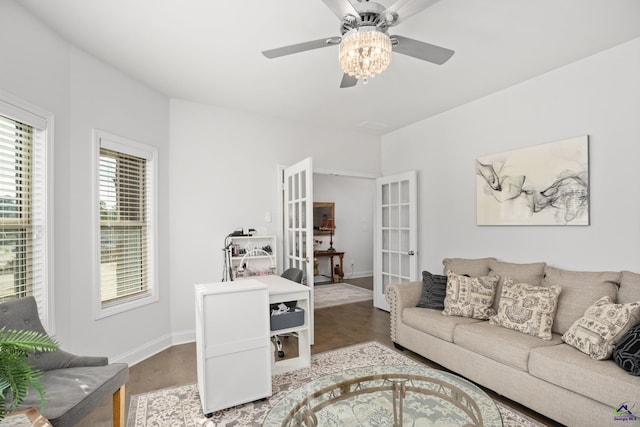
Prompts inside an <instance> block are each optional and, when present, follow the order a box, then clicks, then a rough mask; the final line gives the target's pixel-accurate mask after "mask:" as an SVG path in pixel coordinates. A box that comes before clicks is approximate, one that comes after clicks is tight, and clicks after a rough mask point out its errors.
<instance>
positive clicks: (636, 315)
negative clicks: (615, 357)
mask: <svg viewBox="0 0 640 427" xmlns="http://www.w3.org/2000/svg"><path fill="white" fill-rule="evenodd" d="M639 320H640V303H639V302H633V303H631V302H630V303H626V304H615V303H613V301H612V300H611V297H602V298H600V299H599V300H598V301H596V302H595V303H593V305H591V307H589V308H587V310H586V311H585V312H584V316H582V317H581V318H579V319H578V320H576V321H575V322H574V323H573V325H571V327H570V328H569V330H568V331H567V332H565V333H564V335H562V341H564V342H566V343H567V344H569V345H570V346H573V347H575V348H577V349H578V350H580V351H581V352H583V353H585V354H588V355H589V356H590V357H591V358H592V359H596V360H604V359H608V358H609V357H611V353H613V346H614V344H615V343H617V342H618V340H619V339H620V338H622V336H623V335H624V334H625V333H626V332H627V331H628V330H629V329H631V328H632V327H633V326H634V325H635V324H636V323H638V321H639Z"/></svg>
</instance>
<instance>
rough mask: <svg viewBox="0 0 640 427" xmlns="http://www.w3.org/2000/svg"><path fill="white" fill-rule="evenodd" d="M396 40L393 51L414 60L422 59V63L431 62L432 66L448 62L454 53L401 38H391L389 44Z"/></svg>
mask: <svg viewBox="0 0 640 427" xmlns="http://www.w3.org/2000/svg"><path fill="white" fill-rule="evenodd" d="M395 40H397V44H395V45H394V46H393V51H394V52H397V53H401V54H403V55H407V56H413V57H414V58H418V59H422V60H423V61H428V62H433V63H434V64H438V65H442V64H444V63H445V62H447V61H448V60H449V58H451V57H452V56H453V54H454V53H455V52H454V51H453V50H451V49H447V48H444V47H440V46H436V45H434V44H429V43H425V42H421V41H418V40H414V39H410V38H407V37H402V36H391V42H392V43H393V42H394V41H395Z"/></svg>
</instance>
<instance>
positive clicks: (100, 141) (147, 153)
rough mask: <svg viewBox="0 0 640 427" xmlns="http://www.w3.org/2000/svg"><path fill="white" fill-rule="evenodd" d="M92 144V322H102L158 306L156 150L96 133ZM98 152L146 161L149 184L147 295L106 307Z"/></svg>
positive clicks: (106, 133) (138, 143)
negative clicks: (103, 151) (102, 149)
mask: <svg viewBox="0 0 640 427" xmlns="http://www.w3.org/2000/svg"><path fill="white" fill-rule="evenodd" d="M92 140H93V151H94V153H93V169H94V173H93V175H94V185H93V192H94V196H93V198H92V200H93V219H94V226H93V230H94V234H93V235H94V245H93V247H94V260H95V263H94V265H95V267H94V280H93V282H94V284H95V285H94V297H93V300H94V318H95V319H96V320H97V319H102V318H105V317H108V316H112V315H114V314H118V313H123V312H125V311H129V310H133V309H136V308H139V307H143V306H146V305H148V304H152V303H155V302H157V301H158V300H159V299H160V296H159V284H158V271H157V268H158V262H157V259H158V250H157V237H158V232H157V217H158V209H157V207H158V205H157V194H158V167H157V165H158V149H157V148H155V147H153V146H151V145H147V144H144V143H141V142H138V141H134V140H131V139H129V138H124V137H121V136H118V135H114V134H111V133H109V132H105V131H102V130H99V129H93V130H92ZM100 148H105V149H108V150H112V151H117V152H120V153H124V154H128V155H132V156H136V157H141V158H144V159H146V160H147V164H146V167H147V168H150V171H149V172H148V174H147V176H148V177H149V181H151V182H147V186H151V188H150V189H148V190H147V195H148V196H147V197H148V200H147V201H146V203H147V204H148V206H149V208H148V218H147V232H148V236H147V252H151V253H148V254H147V258H148V266H147V270H148V283H147V287H148V292H147V295H145V296H140V297H138V298H133V299H124V300H123V301H121V302H112V303H110V304H109V305H108V306H107V307H103V304H102V283H101V278H100V268H101V239H100V225H101V221H100Z"/></svg>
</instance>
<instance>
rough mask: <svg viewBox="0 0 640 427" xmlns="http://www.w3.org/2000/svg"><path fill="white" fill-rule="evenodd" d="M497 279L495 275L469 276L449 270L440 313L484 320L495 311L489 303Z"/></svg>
mask: <svg viewBox="0 0 640 427" xmlns="http://www.w3.org/2000/svg"><path fill="white" fill-rule="evenodd" d="M499 279H500V277H498V276H496V275H492V276H481V277H469V276H461V275H459V274H456V273H453V272H451V271H450V272H449V273H447V296H446V297H445V299H444V310H442V314H443V315H445V316H462V317H473V318H474V319H485V320H486V319H488V318H489V317H491V316H493V315H494V314H496V312H495V310H494V309H493V308H492V307H491V305H492V304H493V298H494V297H495V294H496V284H497V283H498V280H499Z"/></svg>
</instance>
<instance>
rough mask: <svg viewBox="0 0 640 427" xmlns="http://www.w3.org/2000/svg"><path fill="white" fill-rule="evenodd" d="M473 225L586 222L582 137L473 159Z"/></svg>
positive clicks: (586, 164) (585, 144) (585, 155)
mask: <svg viewBox="0 0 640 427" xmlns="http://www.w3.org/2000/svg"><path fill="white" fill-rule="evenodd" d="M476 194H477V196H476V197H477V199H476V206H477V211H476V218H477V224H478V225H589V138H588V136H587V135H584V136H580V137H577V138H571V139H566V140H563V141H558V142H552V143H549V144H542V145H537V146H534V147H529V148H524V149H520V150H514V151H508V152H505V153H501V154H495V155H491V156H485V157H479V158H478V159H476Z"/></svg>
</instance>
